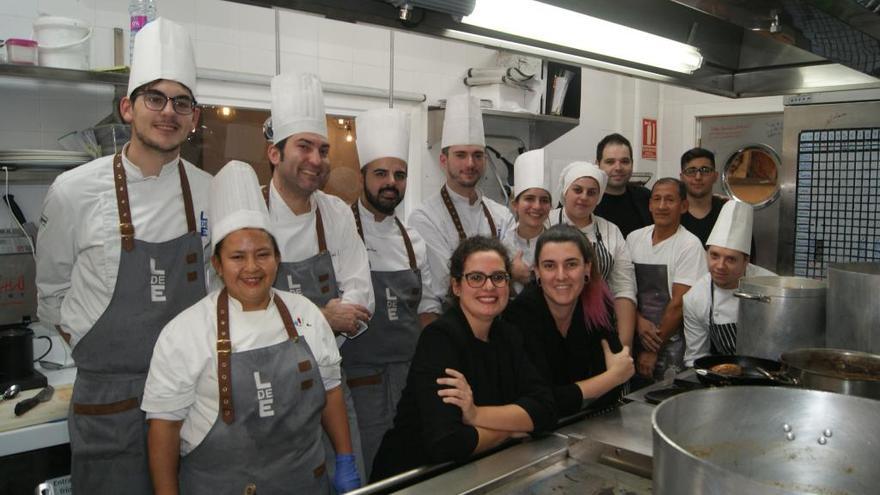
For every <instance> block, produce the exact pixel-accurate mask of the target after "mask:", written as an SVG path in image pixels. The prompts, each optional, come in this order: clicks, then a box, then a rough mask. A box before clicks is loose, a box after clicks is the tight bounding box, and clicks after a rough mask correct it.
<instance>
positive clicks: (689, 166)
mask: <svg viewBox="0 0 880 495" xmlns="http://www.w3.org/2000/svg"><path fill="white" fill-rule="evenodd" d="M717 180H718V172H717V171H715V153H712V152H711V151H709V150H707V149H703V148H693V149H690V150H688V151H686V152H685V153H684V154H683V155H681V181H682V182H684V185H685V188H687V199H688V211H686V212H685V213H684V215H682V216H681V225H682V226H683V227H684V228H686V229H688V230H689V231H690V232H691V233H692V234H694V235H695V236H697V238H699V239H700V242H702V243H703V245H704V246H705V245H706V239H708V238H709V233H710V232H712V227H713V226H714V225H715V220H717V219H718V214H719V213H721V207H722V206H724V202H725V201H727V200H726V199H725V198H722V197H720V196H714V195H713V194H712V187H713V186H714V185H715V181H717Z"/></svg>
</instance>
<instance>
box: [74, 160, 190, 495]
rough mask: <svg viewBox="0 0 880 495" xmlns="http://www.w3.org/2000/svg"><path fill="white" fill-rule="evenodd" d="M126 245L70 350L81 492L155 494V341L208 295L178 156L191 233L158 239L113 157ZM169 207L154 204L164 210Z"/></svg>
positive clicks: (76, 471)
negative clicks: (137, 227) (145, 233)
mask: <svg viewBox="0 0 880 495" xmlns="http://www.w3.org/2000/svg"><path fill="white" fill-rule="evenodd" d="M113 168H114V172H113V176H114V181H115V189H116V199H117V208H118V211H119V219H120V223H119V228H120V233H121V236H122V241H121V243H122V247H121V253H120V258H119V271H118V274H117V283H116V287H114V289H113V296H112V297H111V299H110V303H109V304H108V306H107V309H106V310H105V311H104V313H103V314H102V315H101V317H100V318H98V321H96V322H95V324H94V326H92V328H91V330H89V332H88V333H87V334H86V335H85V337H83V338H82V340H81V341H80V342H79V343H77V345H76V347H74V349H73V358H74V359H75V360H76V365H77V376H76V381H75V383H74V386H73V397H72V398H71V403H72V406H71V413H70V416H69V421H68V429H69V433H70V449H71V478H72V480H71V481H72V484H73V492H74V493H76V494H77V495H85V494H103V493H119V490H120V489H121V488H120V487H125V490H124V491H125V493H126V494H149V493H152V492H153V490H152V483H151V481H150V473H149V466H148V462H147V441H146V422H145V418H144V413H143V412H142V411H141V410H140V407H139V406H140V402H141V398H142V397H143V392H144V383H145V382H146V378H147V372H148V371H149V367H150V358H151V357H152V354H153V346H154V345H155V344H156V339H157V338H158V337H159V333H160V332H161V330H162V328H163V327H164V326H165V324H166V323H168V322H169V321H170V320H171V319H172V318H173V317H175V316H176V315H177V314H178V313H180V312H181V311H183V310H184V309H186V308H187V307H189V306H190V305H192V304H194V303H195V302H197V301H198V300H199V299H201V298H202V297H204V295H205V272H204V270H205V265H204V257H203V251H202V241H201V239H200V237H199V233H198V232H197V230H196V221H195V214H194V212H193V205H192V195H191V193H190V189H189V182H188V181H187V178H186V172H185V170H184V167H183V163H182V162H178V173H179V174H180V188H181V190H182V193H183V202H184V209H185V210H186V221H187V228H188V232H187V233H186V234H184V235H182V236H180V237H178V238H176V239H172V240H170V241H165V242H159V243H153V242H145V241H141V240H139V239H137V238H136V237H135V232H134V226H133V225H132V220H131V209H130V207H129V201H128V186H127V184H126V179H125V169H124V168H123V165H122V159H121V157H120V155H119V154H117V155H116V156H115V157H114V158H113ZM164 207H165V205H161V206H160V205H157V208H164Z"/></svg>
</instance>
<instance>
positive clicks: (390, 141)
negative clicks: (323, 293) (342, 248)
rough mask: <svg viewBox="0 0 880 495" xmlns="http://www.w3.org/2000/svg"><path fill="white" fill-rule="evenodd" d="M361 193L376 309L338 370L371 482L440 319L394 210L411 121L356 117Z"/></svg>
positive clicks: (357, 207)
mask: <svg viewBox="0 0 880 495" xmlns="http://www.w3.org/2000/svg"><path fill="white" fill-rule="evenodd" d="M356 122H357V131H358V132H357V134H358V136H357V149H358V158H359V159H360V162H361V175H362V177H363V192H362V193H361V197H360V199H359V200H358V201H356V202H355V203H354V204H353V205H351V209H352V211H353V213H354V219H355V223H356V224H357V227H358V234H360V236H361V238H362V239H363V240H364V244H365V245H366V247H367V255H368V256H369V258H370V270H371V272H370V273H371V276H372V281H373V290H374V292H375V294H376V311H375V312H374V313H373V318H372V319H371V320H370V331H368V332H366V333H365V334H363V335H362V336H360V337H358V338H357V339H352V340H350V341H348V342H346V343H345V345H343V346H342V349H341V352H342V364H343V367H344V368H345V372H346V376H347V377H348V386H349V388H350V389H351V394H352V398H353V399H354V406H355V410H356V411H357V417H358V427H359V429H360V434H361V444H362V448H363V452H364V462H365V465H366V467H367V476H368V477H369V472H370V467H371V465H372V462H373V457H374V456H375V454H376V451H377V450H378V449H379V444H380V443H381V441H382V436H383V435H384V434H385V432H386V431H388V430H389V429H391V426H392V421H393V419H394V412H395V410H396V408H397V401H398V400H399V399H400V394H401V392H403V387H404V385H405V384H406V375H407V372H408V370H409V362H410V360H411V359H412V355H413V353H414V352H415V346H416V342H417V341H418V338H419V333H420V332H421V329H422V327H424V326H425V325H427V323H429V322H430V321H433V320H434V319H435V318H436V317H437V315H438V314H439V313H440V304H439V303H438V302H437V298H436V297H426V295H427V294H428V293H429V291H430V290H431V270H429V267H428V256H427V252H426V251H427V248H426V246H425V241H424V240H422V236H420V235H419V233H418V232H416V231H415V230H414V229H411V228H410V229H407V228H405V227H404V225H403V223H401V221H400V220H399V219H398V218H397V217H396V216H395V214H394V209H395V208H396V207H397V205H398V204H400V202H401V201H403V196H404V194H405V193H406V177H407V160H408V159H409V126H410V124H409V115H408V114H407V113H405V112H403V111H401V110H397V109H393V108H385V109H377V110H369V111H367V112H364V113H363V114H361V115H360V116H358V117H357V119H356Z"/></svg>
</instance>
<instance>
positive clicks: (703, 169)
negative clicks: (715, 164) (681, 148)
mask: <svg viewBox="0 0 880 495" xmlns="http://www.w3.org/2000/svg"><path fill="white" fill-rule="evenodd" d="M714 171H715V169H714V168H712V167H700V168H697V167H688V168H686V169H684V170H682V171H681V173H683V174H684V175H687V176H688V177H693V176H695V175H697V173H698V172H699V173H701V174H703V175H709V174H711V173H712V172H714Z"/></svg>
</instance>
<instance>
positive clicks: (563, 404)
mask: <svg viewBox="0 0 880 495" xmlns="http://www.w3.org/2000/svg"><path fill="white" fill-rule="evenodd" d="M608 310H609V311H610V312H611V314H612V315H613V311H614V310H613V308H611V307H608ZM504 319H506V320H507V321H508V322H511V323H513V324H515V325H516V326H517V327H518V328H519V330H520V331H521V332H522V334H523V340H524V341H525V345H526V352H527V354H528V355H529V358H530V359H531V361H532V363H533V364H534V365H535V368H537V369H538V372H539V373H540V374H541V376H542V377H544V379H545V380H547V381H549V382H550V383H551V384H552V389H553V397H554V399H555V401H556V409H557V411H558V413H559V416H560V417H564V416H569V415H571V414H574V413H576V412H578V411H579V410H580V409H581V408H582V406H583V395H582V394H581V389H580V387H578V386H577V385H576V384H575V382H578V381H580V380H585V379H587V378H592V377H594V376H596V375H599V374H602V373H604V372H605V370H606V368H605V353H604V351H603V350H602V343H601V341H602V339H606V340H608V346H609V347H610V348H611V350H612V351H613V352H620V350H621V349H622V348H623V346H622V345H621V343H620V338H619V336H618V335H617V330H615V329H614V325H613V316H612V318H611V325H610V326H609V327H608V328H587V324H586V323H585V321H584V317H583V307H582V305H581V302H580V299H578V302H577V306H576V307H575V309H574V315H573V317H572V319H571V326H570V327H569V329H568V332H567V333H566V335H565V337H563V336H562V334H561V333H560V332H559V330H557V328H556V322H555V321H554V320H553V315H552V314H551V313H550V308H549V307H548V306H547V301H546V300H545V299H544V294H543V292H542V290H541V288H540V287H538V286H537V285H536V284H535V283H534V282H533V283H530V284H529V285H527V286H526V287H525V288H524V289H523V291H522V292H521V293H520V294H519V295H518V296H517V297H516V299H514V300H513V301H511V302H510V304H508V306H507V309H506V311H505V312H504ZM619 395H620V387H616V388H614V389H612V390H610V391H608V392H607V393H605V394H604V395H602V396H601V397H599V398H597V399H595V400H593V401H592V402H591V403H590V407H603V406H606V405H609V404H610V403H612V402H614V401H615V400H617V398H618V397H619Z"/></svg>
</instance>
